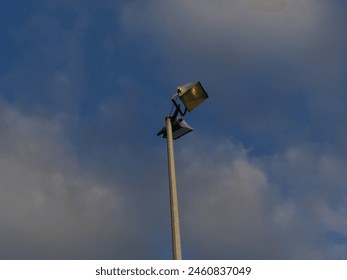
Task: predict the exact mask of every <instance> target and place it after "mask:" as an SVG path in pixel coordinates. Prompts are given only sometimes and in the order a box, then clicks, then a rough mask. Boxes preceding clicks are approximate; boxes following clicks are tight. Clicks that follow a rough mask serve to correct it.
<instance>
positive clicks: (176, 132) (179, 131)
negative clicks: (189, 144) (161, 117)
mask: <svg viewBox="0 0 347 280" xmlns="http://www.w3.org/2000/svg"><path fill="white" fill-rule="evenodd" d="M169 118H171V117H169ZM171 122H172V138H173V140H176V139H178V138H180V137H182V136H183V135H186V134H187V133H189V132H191V131H193V130H194V129H193V128H192V127H191V126H190V125H189V124H188V123H187V122H186V121H185V120H184V119H182V118H178V119H176V120H171ZM161 134H162V135H163V138H166V137H167V133H166V127H163V128H162V129H161V130H160V131H159V132H158V133H157V135H158V136H159V135H161Z"/></svg>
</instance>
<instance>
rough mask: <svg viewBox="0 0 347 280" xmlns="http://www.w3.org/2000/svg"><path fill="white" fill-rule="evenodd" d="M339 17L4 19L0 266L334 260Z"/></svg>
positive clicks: (346, 245)
mask: <svg viewBox="0 0 347 280" xmlns="http://www.w3.org/2000/svg"><path fill="white" fill-rule="evenodd" d="M346 21H347V18H346V5H345V4H344V3H343V1H337V0H332V1H323V0H291V1H289V0H234V1H230V0H220V1H217V2H216V1H214V2H213V3H212V1H207V0H177V1H168V0H148V1H139V0H132V1H122V0H120V1H106V0H100V1H79V0H75V1H65V0H60V1H55V0H52V1H42V0H33V1H20V0H13V1H7V3H3V4H2V5H1V9H0V41H1V44H0V55H1V64H0V128H1V130H2V137H1V139H0V229H1V230H0V248H1V251H0V259H170V258H171V230H170V213H169V195H168V176H167V165H166V164H167V163H166V143H165V140H164V139H162V138H160V137H157V136H156V133H157V131H158V130H159V129H160V128H161V127H162V126H163V125H164V117H165V115H167V114H168V113H169V111H170V108H171V104H170V98H171V95H172V94H173V93H174V92H175V91H176V88H177V86H179V85H182V84H185V83H187V82H192V81H201V82H202V84H203V86H204V87H205V89H206V91H207V92H208V93H209V96H210V98H209V99H208V100H207V101H206V102H205V103H203V104H202V105H201V106H199V108H197V109H196V110H194V111H193V112H192V113H190V114H187V115H186V117H185V119H186V121H187V122H188V123H189V124H190V125H191V126H192V127H194V128H195V130H194V132H193V133H190V134H188V135H187V136H185V137H184V138H182V139H179V140H177V141H175V156H176V169H177V177H178V182H177V183H178V192H179V203H180V215H181V231H182V232H181V235H182V244H183V258H186V259H346V258H347V206H346V205H347V188H346V187H347V185H346V182H347V175H346V172H345V169H346V164H347V152H346V148H345V143H346V141H347V133H346V131H347V130H346V128H347V127H346V119H347V114H346V110H345V105H346V104H347V98H346V96H347V95H346V88H347V87H346V86H347V82H346V73H347V63H346V62H347V49H346V45H347V35H346V32H345V26H346Z"/></svg>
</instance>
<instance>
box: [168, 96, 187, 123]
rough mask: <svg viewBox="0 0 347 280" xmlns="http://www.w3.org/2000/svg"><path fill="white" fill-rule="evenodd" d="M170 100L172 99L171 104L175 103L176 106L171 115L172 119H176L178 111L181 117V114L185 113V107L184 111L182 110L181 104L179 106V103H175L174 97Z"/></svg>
mask: <svg viewBox="0 0 347 280" xmlns="http://www.w3.org/2000/svg"><path fill="white" fill-rule="evenodd" d="M171 101H172V103H173V104H174V105H175V107H176V111H175V113H174V114H173V116H174V118H173V119H174V120H175V119H176V117H177V114H178V113H180V114H181V116H182V117H183V116H184V115H185V114H186V113H187V108H185V110H184V112H182V110H181V106H180V105H179V104H177V103H176V101H175V99H171Z"/></svg>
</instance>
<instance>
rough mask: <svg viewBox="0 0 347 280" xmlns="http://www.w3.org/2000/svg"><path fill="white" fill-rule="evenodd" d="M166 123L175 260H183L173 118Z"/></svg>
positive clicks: (166, 119) (169, 118)
mask: <svg viewBox="0 0 347 280" xmlns="http://www.w3.org/2000/svg"><path fill="white" fill-rule="evenodd" d="M165 121H166V134H167V155H168V167H169V188H170V211H171V231H172V250H173V259H174V260H181V259H182V249H181V233H180V222H179V212H178V198H177V186H176V171H175V157H174V148H173V138H172V124H171V117H169V116H167V117H166V118H165Z"/></svg>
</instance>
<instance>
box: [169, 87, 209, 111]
mask: <svg viewBox="0 0 347 280" xmlns="http://www.w3.org/2000/svg"><path fill="white" fill-rule="evenodd" d="M177 97H179V98H180V99H181V101H182V103H183V104H184V106H185V107H186V109H187V110H188V111H189V112H190V111H192V110H193V109H195V107H197V106H199V105H200V103H202V102H204V101H205V100H206V99H207V98H208V95H207V92H206V91H205V90H204V88H203V87H202V85H201V83H200V82H194V83H189V84H185V85H182V86H179V87H178V88H177V93H176V94H174V95H173V97H172V101H173V102H174V103H175V105H176V102H175V99H177ZM176 107H177V105H176Z"/></svg>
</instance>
